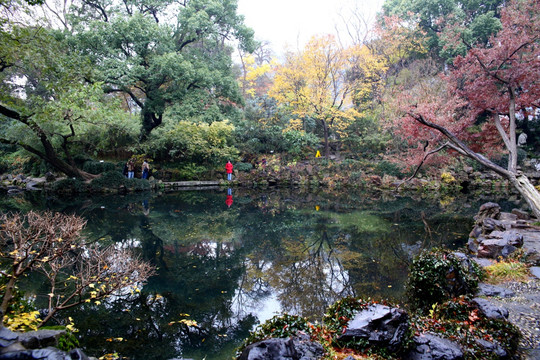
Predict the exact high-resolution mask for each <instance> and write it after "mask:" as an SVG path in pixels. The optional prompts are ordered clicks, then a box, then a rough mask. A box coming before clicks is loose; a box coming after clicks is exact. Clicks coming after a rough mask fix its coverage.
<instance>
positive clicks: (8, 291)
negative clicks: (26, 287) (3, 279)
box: [0, 277, 15, 328]
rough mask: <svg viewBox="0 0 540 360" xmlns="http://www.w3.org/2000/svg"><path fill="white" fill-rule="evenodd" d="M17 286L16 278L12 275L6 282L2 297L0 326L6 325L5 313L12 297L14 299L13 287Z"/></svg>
mask: <svg viewBox="0 0 540 360" xmlns="http://www.w3.org/2000/svg"><path fill="white" fill-rule="evenodd" d="M14 288H15V278H14V277H11V278H10V279H9V281H8V283H7V284H6V288H5V292H4V296H3V298H2V304H1V305H0V328H3V327H4V315H5V314H6V311H7V308H8V306H9V303H10V302H11V299H13V289H14Z"/></svg>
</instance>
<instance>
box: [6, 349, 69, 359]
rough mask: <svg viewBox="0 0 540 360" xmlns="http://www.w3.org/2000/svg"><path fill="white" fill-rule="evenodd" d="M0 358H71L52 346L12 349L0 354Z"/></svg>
mask: <svg viewBox="0 0 540 360" xmlns="http://www.w3.org/2000/svg"><path fill="white" fill-rule="evenodd" d="M0 360H71V359H70V358H69V357H67V354H66V353H65V352H63V351H61V350H58V349H56V348H53V347H49V348H45V349H35V350H22V351H12V352H9V353H5V354H2V355H0Z"/></svg>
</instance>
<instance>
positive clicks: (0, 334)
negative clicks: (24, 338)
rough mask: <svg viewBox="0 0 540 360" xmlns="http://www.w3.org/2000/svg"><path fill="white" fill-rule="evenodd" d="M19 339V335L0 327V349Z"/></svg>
mask: <svg viewBox="0 0 540 360" xmlns="http://www.w3.org/2000/svg"><path fill="white" fill-rule="evenodd" d="M18 340H19V335H18V334H17V333H14V332H13V331H11V330H9V329H8V328H6V327H3V326H2V327H0V349H1V348H4V347H7V346H9V345H11V344H13V343H15V342H17V341H18Z"/></svg>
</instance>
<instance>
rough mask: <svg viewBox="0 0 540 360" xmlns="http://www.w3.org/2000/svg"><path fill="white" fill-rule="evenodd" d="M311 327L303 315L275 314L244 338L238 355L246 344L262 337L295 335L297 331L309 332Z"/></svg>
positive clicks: (257, 340) (312, 327) (262, 338)
mask: <svg viewBox="0 0 540 360" xmlns="http://www.w3.org/2000/svg"><path fill="white" fill-rule="evenodd" d="M313 329H314V326H313V325H312V324H311V323H309V322H308V320H307V319H306V318H304V317H301V316H297V315H289V314H283V315H276V316H274V317H273V318H271V319H268V320H266V321H265V322H264V323H263V324H260V325H259V326H257V328H256V329H255V330H254V331H252V332H251V333H250V336H249V337H248V338H247V339H245V340H244V343H243V344H242V345H241V346H240V347H239V349H238V350H237V353H238V355H239V354H240V353H241V352H242V350H244V349H245V348H246V347H247V346H248V345H250V344H253V343H256V342H259V341H262V340H264V339H268V338H286V337H289V336H296V335H297V333H298V332H299V331H302V332H305V333H308V334H310V333H311V332H312V330H313Z"/></svg>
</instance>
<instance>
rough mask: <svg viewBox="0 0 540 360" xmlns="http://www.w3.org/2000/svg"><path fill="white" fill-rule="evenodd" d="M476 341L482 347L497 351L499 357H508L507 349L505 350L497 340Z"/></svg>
mask: <svg viewBox="0 0 540 360" xmlns="http://www.w3.org/2000/svg"><path fill="white" fill-rule="evenodd" d="M475 341H476V343H477V344H478V345H479V346H480V347H481V348H483V349H485V350H487V351H488V352H490V353H495V354H496V355H497V356H498V357H499V359H506V358H507V357H508V353H507V352H506V350H504V349H503V348H502V346H501V345H499V344H498V343H497V342H489V341H487V340H484V339H476V340H475Z"/></svg>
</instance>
